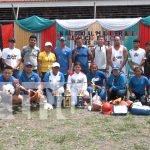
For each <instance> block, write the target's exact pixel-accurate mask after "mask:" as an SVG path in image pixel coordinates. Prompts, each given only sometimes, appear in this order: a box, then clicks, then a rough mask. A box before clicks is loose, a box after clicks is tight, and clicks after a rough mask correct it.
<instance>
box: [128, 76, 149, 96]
mask: <svg viewBox="0 0 150 150" xmlns="http://www.w3.org/2000/svg"><path fill="white" fill-rule="evenodd" d="M146 86H149V81H148V78H147V77H145V76H141V78H140V79H139V78H137V76H133V77H132V78H131V80H130V82H129V87H130V88H131V89H132V90H133V92H136V93H139V94H141V95H143V94H144V93H145V92H144V91H145V87H146Z"/></svg>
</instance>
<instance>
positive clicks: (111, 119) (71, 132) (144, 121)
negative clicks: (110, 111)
mask: <svg viewBox="0 0 150 150" xmlns="http://www.w3.org/2000/svg"><path fill="white" fill-rule="evenodd" d="M56 113H57V110H55V109H54V110H53V111H49V112H48V114H47V119H46V117H45V118H44V119H41V118H40V113H39V112H38V111H33V112H31V114H30V115H31V116H30V119H29V118H28V115H27V114H26V113H25V112H24V113H23V114H22V113H21V112H18V113H17V114H16V115H15V119H13V120H0V150H5V149H9V150H47V149H50V150H76V149H79V150H100V149H102V150H105V149H106V150H126V149H131V150H149V149H150V146H149V145H150V140H149V139H150V134H149V133H150V118H149V117H148V116H133V115H127V116H105V115H102V114H100V113H99V112H88V111H87V110H82V109H81V110H80V109H77V110H75V112H74V113H71V112H70V110H69V109H62V114H63V115H64V116H65V117H66V119H57V117H56V116H57V115H56Z"/></svg>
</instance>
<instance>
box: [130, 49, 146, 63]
mask: <svg viewBox="0 0 150 150" xmlns="http://www.w3.org/2000/svg"><path fill="white" fill-rule="evenodd" d="M143 59H145V50H144V49H142V48H139V49H137V50H134V49H131V50H130V51H129V58H128V60H129V61H132V62H133V63H134V64H135V65H136V64H137V65H140V63H141V61H142V60H143Z"/></svg>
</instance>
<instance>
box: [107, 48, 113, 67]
mask: <svg viewBox="0 0 150 150" xmlns="http://www.w3.org/2000/svg"><path fill="white" fill-rule="evenodd" d="M111 57H112V48H111V47H110V48H108V50H107V64H108V66H111V67H113V63H112V59H111Z"/></svg>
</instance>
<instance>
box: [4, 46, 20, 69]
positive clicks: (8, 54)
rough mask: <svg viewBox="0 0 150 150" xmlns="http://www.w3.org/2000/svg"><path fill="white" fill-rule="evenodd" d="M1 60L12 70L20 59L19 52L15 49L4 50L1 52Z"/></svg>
mask: <svg viewBox="0 0 150 150" xmlns="http://www.w3.org/2000/svg"><path fill="white" fill-rule="evenodd" d="M2 58H3V59H4V60H5V62H6V63H7V64H8V65H9V66H11V67H13V68H14V67H16V65H17V64H18V60H20V59H21V52H20V50H19V49H17V48H13V49H10V48H4V49H3V51H2Z"/></svg>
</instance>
